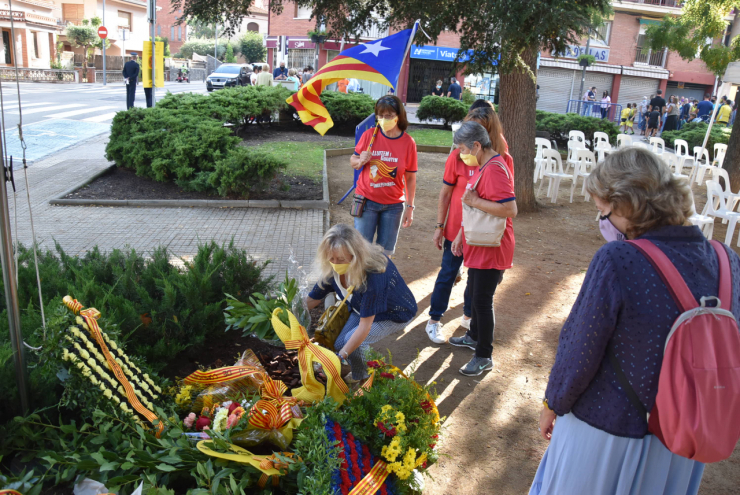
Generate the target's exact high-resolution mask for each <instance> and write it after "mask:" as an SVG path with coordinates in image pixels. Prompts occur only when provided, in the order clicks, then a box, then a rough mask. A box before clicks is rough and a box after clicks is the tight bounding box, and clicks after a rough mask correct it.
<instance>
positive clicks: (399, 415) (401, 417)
mask: <svg viewBox="0 0 740 495" xmlns="http://www.w3.org/2000/svg"><path fill="white" fill-rule="evenodd" d="M405 419H406V416H404V415H403V413H402V412H401V411H398V412H397V413H396V421H398V422H399V423H403V421H404V420H405Z"/></svg>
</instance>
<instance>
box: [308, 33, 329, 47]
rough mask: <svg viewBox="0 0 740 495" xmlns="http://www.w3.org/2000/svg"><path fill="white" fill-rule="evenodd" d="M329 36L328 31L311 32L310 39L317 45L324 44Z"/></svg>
mask: <svg viewBox="0 0 740 495" xmlns="http://www.w3.org/2000/svg"><path fill="white" fill-rule="evenodd" d="M328 36H329V34H328V33H327V32H326V31H309V32H308V37H309V38H311V41H313V42H314V43H317V44H319V45H320V44H322V43H323V42H325V41H326V39H327V38H328Z"/></svg>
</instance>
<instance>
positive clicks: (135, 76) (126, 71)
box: [122, 53, 139, 109]
mask: <svg viewBox="0 0 740 495" xmlns="http://www.w3.org/2000/svg"><path fill="white" fill-rule="evenodd" d="M122 72H123V80H124V82H125V84H126V109H129V108H131V107H133V106H134V101H135V100H136V83H137V82H138V80H139V63H138V62H137V61H136V54H135V53H132V54H131V59H130V60H129V61H128V62H126V63H125V64H124V65H123V71H122Z"/></svg>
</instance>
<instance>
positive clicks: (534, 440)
mask: <svg viewBox="0 0 740 495" xmlns="http://www.w3.org/2000/svg"><path fill="white" fill-rule="evenodd" d="M446 158H447V157H446V155H443V154H432V153H419V172H418V174H417V175H418V178H417V193H416V210H415V217H414V223H413V225H412V226H411V227H409V228H407V229H402V230H401V233H400V236H399V241H398V247H397V250H396V255H395V258H394V262H395V263H396V265H397V266H398V268H399V270H400V272H401V274H402V275H403V277H404V279H405V280H406V282H407V283H408V284H409V287H410V288H411V290H412V292H413V293H414V295H415V296H416V300H417V302H418V305H419V312H418V314H417V317H416V319H415V320H413V321H412V323H411V324H410V325H409V326H408V327H407V328H406V330H405V331H404V333H402V334H397V335H394V336H391V337H388V338H387V339H384V340H383V341H381V342H379V343H378V344H376V345H375V348H376V349H378V350H380V351H382V352H386V350H387V349H390V350H391V351H392V354H393V362H394V364H396V365H397V366H399V367H400V368H404V367H406V366H408V365H409V364H410V363H412V362H413V361H414V360H417V368H416V379H417V380H418V381H419V382H421V383H436V386H435V387H436V390H437V392H438V393H439V398H438V400H437V404H438V406H439V411H440V414H441V415H442V416H447V420H446V421H445V423H444V426H445V429H444V433H445V434H444V440H443V441H442V442H440V451H441V454H442V456H441V457H440V462H439V463H438V464H437V465H435V466H434V467H432V468H431V474H432V476H433V477H434V481H430V480H427V487H426V489H425V490H424V494H425V495H453V494H457V493H466V494H467V493H471V494H473V493H475V494H494V493H495V494H497V495H499V494H523V493H527V492H528V490H529V487H530V484H531V482H532V479H533V478H534V474H535V471H536V470H537V466H538V464H539V462H540V459H541V458H542V455H543V454H544V452H545V449H546V448H547V443H546V442H545V441H544V440H542V438H541V437H540V435H539V433H538V431H537V427H538V419H539V413H540V410H541V408H542V399H541V398H542V397H543V396H544V392H545V387H546V386H547V379H548V375H549V371H550V368H551V367H552V364H553V362H554V360H555V352H556V350H557V344H558V336H559V334H560V329H561V327H562V325H563V323H564V322H565V319H566V318H567V316H568V313H569V312H570V309H571V306H572V305H573V303H574V301H575V299H576V296H577V295H578V292H579V290H580V287H581V284H582V283H583V279H584V276H585V273H586V269H587V268H588V265H589V263H590V261H591V258H592V257H593V255H594V254H595V253H596V251H597V250H598V249H599V248H600V247H601V246H602V245H603V244H604V240H603V238H602V237H601V235H600V233H599V229H598V224H597V222H595V221H594V219H595V218H596V207H595V206H594V203H593V201H589V202H586V201H584V198H583V196H582V195H580V184H579V187H578V189H577V193H576V196H575V199H574V202H573V203H572V204H571V203H569V202H568V201H569V196H570V188H569V187H568V184H566V185H564V186H562V187H561V188H560V195H559V197H558V202H557V204H552V203H549V202H548V203H545V201H547V199H546V198H545V194H546V192H547V191H546V186H547V184H545V187H543V188H542V194H540V195H539V198H540V201H542V202H543V203H542V207H541V209H540V210H539V211H538V212H536V213H531V214H527V213H521V214H520V215H519V216H518V217H517V218H516V219H515V220H514V231H515V236H516V251H515V255H514V268H512V269H511V270H508V271H507V272H506V274H505V275H504V280H503V283H502V285H501V286H500V287H499V288H498V290H497V292H496V297H495V306H496V331H495V335H494V337H495V342H494V350H493V361H494V369H493V370H492V371H491V372H488V373H486V374H484V375H481V376H479V377H465V376H463V375H461V374H460V373H459V372H458V369H459V368H461V367H462V366H463V365H464V364H465V363H467V362H468V360H469V359H470V358H471V357H472V351H468V350H464V349H460V348H455V347H452V346H450V345H448V344H442V345H437V344H433V343H431V342H430V341H429V339H428V337H427V335H426V333H425V331H424V326H425V325H426V322H427V320H428V318H429V316H428V311H429V305H430V296H431V293H432V290H433V288H434V281H435V279H436V276H437V272H438V271H439V265H440V262H441V258H442V256H441V252H440V251H438V250H437V249H436V248H435V247H433V245H432V235H433V233H434V224H435V223H436V212H437V197H438V195H439V190H440V186H441V185H442V175H443V171H444V162H445V159H446ZM327 167H328V174H329V191H330V198H331V207H330V209H331V220H332V223H349V224H351V223H352V217H350V215H349V206H350V204H349V201H345V203H344V204H342V205H337V204H336V201H338V200H339V198H341V197H342V195H343V194H344V193H345V192H346V191H347V190H348V189H349V187H350V186H351V185H352V168H351V167H350V165H349V157H346V156H344V157H342V156H340V157H333V158H330V159H328V161H327ZM694 196H695V199H696V203H697V204H696V208H697V210H698V211H701V209H702V208H703V206H704V203H705V202H706V188H703V190H702V188H699V187H698V186H696V185H695V186H694ZM725 230H726V226H725V225H722V224H721V223H720V222H716V224H715V230H714V238H715V239H719V240H722V241H724V239H725ZM736 235H737V234H736ZM735 242H737V241H735ZM733 249H735V250H736V251H737V247H736V246H734V243H733ZM466 279H467V277H465V278H464V279H463V281H462V282H461V283H459V284H457V285H456V286H455V288H454V289H453V292H452V297H451V299H450V309H449V310H448V312H447V313H446V315H445V316H444V318H443V320H442V321H443V323H444V324H445V327H444V329H443V334H444V336H445V337H447V338H449V337H451V336H460V335H462V334H463V333H464V329H463V328H462V327H460V319H461V317H462V305H463V291H464V290H465V282H466ZM739 485H740V448H738V449H737V450H736V451H735V453H734V455H733V456H732V457H731V458H730V459H729V460H726V461H724V462H720V463H716V464H710V465H707V467H706V470H705V474H704V478H703V481H702V484H701V489H700V493H701V494H703V495H709V494H711V495H719V494H731V493H737V487H738V486H739Z"/></svg>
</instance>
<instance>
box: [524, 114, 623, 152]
mask: <svg viewBox="0 0 740 495" xmlns="http://www.w3.org/2000/svg"><path fill="white" fill-rule="evenodd" d="M535 119H536V125H537V130H538V131H547V132H549V133H550V139H553V140H555V141H556V142H557V143H558V144H559V145H567V142H568V133H569V132H570V131H572V130H578V131H582V132H583V133H584V134H585V135H586V139H588V140H592V139H593V135H594V132H605V133H606V134H607V135H608V136H609V142H611V143H615V142H616V139H617V135H618V134H619V127H617V125H616V124H615V123H614V122H611V121H608V120H605V119H599V118H596V117H583V116H581V115H578V114H576V113H566V114H562V113H552V112H545V111H542V110H537V116H536V117H535Z"/></svg>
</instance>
